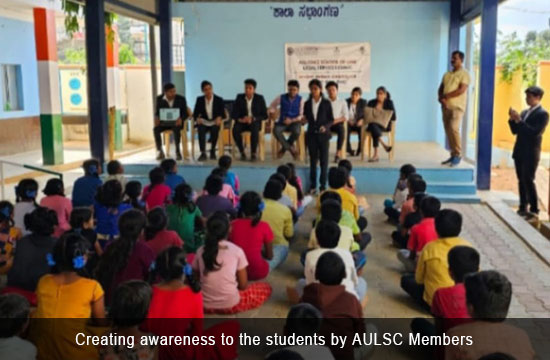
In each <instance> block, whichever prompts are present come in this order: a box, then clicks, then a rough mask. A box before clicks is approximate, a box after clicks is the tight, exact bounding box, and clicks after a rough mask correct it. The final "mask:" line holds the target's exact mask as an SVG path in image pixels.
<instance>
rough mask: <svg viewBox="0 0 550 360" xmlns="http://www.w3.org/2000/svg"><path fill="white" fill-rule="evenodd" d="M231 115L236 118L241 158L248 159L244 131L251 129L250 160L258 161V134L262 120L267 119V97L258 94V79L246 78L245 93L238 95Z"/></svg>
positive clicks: (235, 134) (236, 139) (237, 139)
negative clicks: (244, 144) (243, 136)
mask: <svg viewBox="0 0 550 360" xmlns="http://www.w3.org/2000/svg"><path fill="white" fill-rule="evenodd" d="M231 117H232V118H233V119H234V120H235V124H234V125H233V138H234V139H235V143H236V144H237V147H238V148H239V151H240V152H241V160H243V161H245V160H246V154H245V152H244V146H243V138H242V133H243V131H250V143H251V144H250V160H252V161H256V148H257V147H258V135H259V133H260V128H261V127H262V121H264V120H265V119H267V108H266V106H265V99H264V97H263V96H262V95H260V94H256V80H254V79H246V80H245V81H244V94H239V95H237V98H236V99H235V104H234V105H233V113H232V114H231Z"/></svg>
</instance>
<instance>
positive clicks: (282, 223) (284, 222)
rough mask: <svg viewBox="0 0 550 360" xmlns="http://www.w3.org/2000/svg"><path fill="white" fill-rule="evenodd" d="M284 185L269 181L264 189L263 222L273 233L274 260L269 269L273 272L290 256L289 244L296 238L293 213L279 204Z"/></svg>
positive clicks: (276, 181) (271, 261) (270, 262)
mask: <svg viewBox="0 0 550 360" xmlns="http://www.w3.org/2000/svg"><path fill="white" fill-rule="evenodd" d="M282 192H283V185H282V184H281V182H280V181H278V180H269V181H268V182H267V184H266V185H265V188H264V193H263V195H264V204H265V206H264V210H263V211H262V221H265V222H266V223H268V224H269V227H270V228H271V231H272V232H273V259H271V260H270V261H269V268H270V270H273V269H275V268H277V267H278V266H279V265H280V264H282V263H283V262H284V261H285V260H286V257H287V256H288V242H289V241H290V239H292V237H293V236H294V225H293V220H292V211H291V210H290V209H289V208H288V206H285V205H283V204H281V203H280V202H279V200H280V198H281V196H282Z"/></svg>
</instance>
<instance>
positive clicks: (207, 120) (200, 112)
mask: <svg viewBox="0 0 550 360" xmlns="http://www.w3.org/2000/svg"><path fill="white" fill-rule="evenodd" d="M201 90H202V93H203V94H204V95H203V96H199V97H197V102H196V103H195V110H194V111H193V118H194V119H195V126H196V127H197V128H198V130H199V148H200V151H201V155H200V156H199V159H198V161H205V160H206V159H207V157H206V133H208V132H209V133H210V142H211V148H210V159H211V160H216V144H217V143H218V134H219V132H220V126H221V124H222V119H223V118H224V116H225V106H224V105H223V99H222V98H221V97H219V96H217V95H214V90H213V89H212V84H211V83H210V82H209V81H206V80H205V81H203V82H202V83H201Z"/></svg>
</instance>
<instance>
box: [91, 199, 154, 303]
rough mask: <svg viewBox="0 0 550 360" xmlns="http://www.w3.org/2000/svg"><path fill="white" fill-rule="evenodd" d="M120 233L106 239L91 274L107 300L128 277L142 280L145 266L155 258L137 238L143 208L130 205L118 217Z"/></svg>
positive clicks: (143, 216) (141, 221) (141, 229)
mask: <svg viewBox="0 0 550 360" xmlns="http://www.w3.org/2000/svg"><path fill="white" fill-rule="evenodd" d="M118 227H119V229H120V236H119V237H118V239H117V240H116V241H113V242H112V243H110V244H109V245H108V246H107V248H106V249H105V252H104V253H103V255H102V256H101V258H100V259H99V263H98V265H97V268H96V271H95V275H96V278H97V280H98V281H99V282H100V284H101V286H102V287H103V289H104V290H105V303H106V304H107V305H109V304H110V303H111V296H112V294H113V292H114V290H115V289H116V287H117V286H118V284H121V283H123V282H125V281H128V280H146V279H147V278H148V277H149V266H150V265H151V263H152V262H153V260H154V259H155V255H154V253H153V250H151V249H150V248H149V246H147V244H146V243H145V242H144V241H142V240H140V239H141V236H142V232H143V230H144V229H145V215H144V214H143V212H141V211H139V210H135V209H130V210H127V211H125V212H123V213H122V214H121V215H120V218H119V220H118Z"/></svg>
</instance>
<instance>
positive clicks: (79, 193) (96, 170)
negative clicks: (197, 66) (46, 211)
mask: <svg viewBox="0 0 550 360" xmlns="http://www.w3.org/2000/svg"><path fill="white" fill-rule="evenodd" d="M82 168H83V169H84V176H81V177H79V178H78V179H76V181H75V182H74V184H73V195H72V197H71V199H72V201H73V207H79V206H93V205H94V200H95V196H96V192H97V189H98V188H99V187H100V186H101V184H102V183H103V182H102V181H101V179H100V178H99V175H101V166H100V165H99V161H97V160H96V159H90V160H86V161H84V163H83V164H82Z"/></svg>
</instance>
